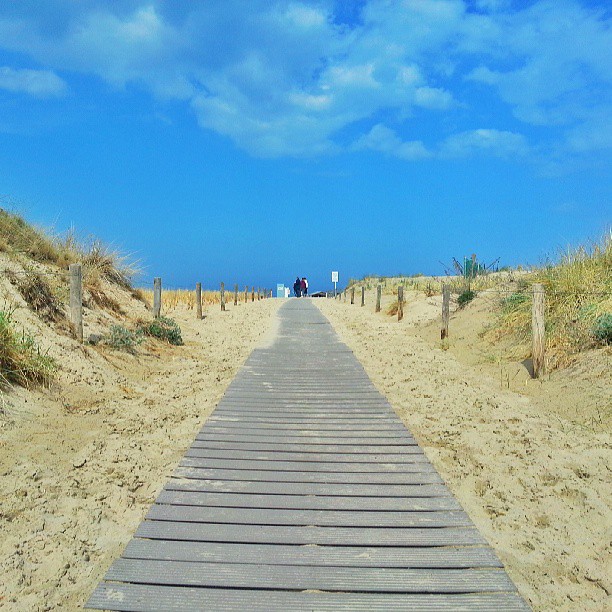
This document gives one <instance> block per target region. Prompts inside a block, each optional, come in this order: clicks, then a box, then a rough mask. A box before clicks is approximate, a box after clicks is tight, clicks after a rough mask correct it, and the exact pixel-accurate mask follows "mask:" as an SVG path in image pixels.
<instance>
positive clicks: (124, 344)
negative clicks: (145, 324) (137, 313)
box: [104, 325, 144, 354]
mask: <svg viewBox="0 0 612 612" xmlns="http://www.w3.org/2000/svg"><path fill="white" fill-rule="evenodd" d="M143 340H144V338H143V332H142V331H141V330H136V331H135V332H133V331H130V330H129V329H127V328H126V327H124V326H123V325H113V326H112V327H111V328H110V333H109V335H108V336H106V337H105V338H104V344H106V345H107V346H110V347H111V348H114V349H115V350H118V351H126V352H127V353H131V354H134V353H136V347H137V346H138V345H139V344H141V343H142V341H143Z"/></svg>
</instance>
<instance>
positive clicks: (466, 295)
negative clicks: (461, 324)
mask: <svg viewBox="0 0 612 612" xmlns="http://www.w3.org/2000/svg"><path fill="white" fill-rule="evenodd" d="M475 297H476V292H475V291H472V290H471V289H466V290H465V291H462V292H461V293H460V294H459V295H458V296H457V305H458V306H459V308H463V307H464V306H467V304H469V303H470V302H471V301H472V300H473V299H474V298H475Z"/></svg>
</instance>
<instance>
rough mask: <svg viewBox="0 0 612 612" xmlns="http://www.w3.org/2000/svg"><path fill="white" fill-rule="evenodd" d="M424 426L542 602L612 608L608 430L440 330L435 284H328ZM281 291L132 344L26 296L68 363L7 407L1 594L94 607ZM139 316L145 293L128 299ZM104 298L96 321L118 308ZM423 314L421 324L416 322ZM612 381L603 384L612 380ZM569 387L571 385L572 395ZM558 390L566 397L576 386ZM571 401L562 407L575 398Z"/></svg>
mask: <svg viewBox="0 0 612 612" xmlns="http://www.w3.org/2000/svg"><path fill="white" fill-rule="evenodd" d="M315 302H316V303H317V304H318V305H319V306H320V308H321V309H322V311H323V312H324V314H326V316H328V317H329V318H330V320H331V321H332V323H333V325H334V327H335V328H336V329H337V331H338V333H339V334H340V336H341V338H342V339H343V340H344V341H345V342H346V343H347V344H348V345H349V346H350V347H351V348H352V349H353V350H354V352H355V354H356V356H357V357H358V359H360V361H361V362H362V363H363V364H364V366H365V368H366V370H367V372H368V373H369V375H370V376H371V378H372V379H373V381H374V383H375V384H376V385H377V386H378V388H379V389H380V390H381V392H382V393H384V394H385V395H386V396H387V397H388V398H389V400H390V401H391V403H392V405H393V406H394V407H395V408H396V409H397V411H398V413H399V414H400V416H401V417H402V418H403V419H404V421H405V423H406V424H407V426H408V427H409V428H410V429H411V431H412V432H413V433H414V435H415V436H416V437H417V438H418V439H419V441H420V442H421V444H422V445H423V447H424V449H425V451H426V452H427V453H428V455H429V457H430V459H431V460H432V461H433V463H434V464H435V465H436V467H437V468H438V470H439V471H440V473H441V474H442V476H443V477H444V478H445V479H446V480H447V482H448V484H449V485H450V487H451V488H452V489H453V491H454V492H455V493H456V495H457V496H458V497H459V499H460V501H461V503H462V504H463V505H464V507H465V508H466V510H467V511H468V512H469V514H470V515H471V517H472V518H473V520H474V521H475V522H476V524H477V525H478V526H479V527H480V529H481V530H482V532H483V533H484V535H485V536H486V537H487V538H488V540H489V541H490V543H491V544H492V545H493V546H494V547H495V549H496V550H497V552H498V554H499V555H500V557H501V558H502V560H503V561H504V562H505V563H506V565H507V568H508V571H509V573H510V575H511V576H512V578H513V580H514V581H515V582H516V584H517V586H518V587H519V589H520V591H521V593H522V595H523V596H524V597H525V598H526V599H527V600H528V601H529V602H531V604H532V605H533V607H534V609H536V610H542V611H544V610H546V611H548V610H604V609H606V605H609V603H610V602H609V593H610V591H611V590H612V586H611V581H610V576H609V574H607V573H606V569H607V568H609V567H610V557H609V550H608V549H607V546H608V543H609V540H610V533H609V529H610V526H611V511H610V490H611V488H610V442H611V436H610V434H609V430H606V428H601V427H600V428H598V429H594V428H589V427H587V426H579V425H578V424H577V423H576V422H572V421H570V420H567V419H565V418H563V417H562V416H559V415H557V414H554V415H553V414H551V411H550V402H549V404H547V406H548V408H547V409H544V408H543V407H542V406H543V404H541V403H538V401H536V399H530V398H529V397H528V396H526V395H524V394H518V393H516V392H512V391H509V390H502V389H500V383H499V381H498V380H496V379H495V378H494V377H490V376H488V375H487V374H486V373H484V374H483V372H482V371H479V370H478V369H477V368H476V367H475V365H474V363H475V361H476V360H475V359H472V361H474V363H470V356H469V355H467V352H469V350H470V349H469V347H468V346H467V344H464V345H458V346H457V347H455V348H458V349H459V350H460V351H465V352H466V355H467V357H466V358H465V359H462V360H458V359H457V358H456V357H455V356H454V355H453V354H452V351H442V350H440V349H439V348H437V345H439V343H436V342H435V341H434V340H433V339H432V333H433V332H432V331H431V329H430V328H428V326H427V324H428V322H430V321H431V320H432V319H433V318H435V317H436V316H437V313H438V311H439V304H438V303H437V301H436V298H434V299H426V298H424V297H423V298H419V299H416V298H415V299H412V298H411V299H410V300H409V303H408V305H407V307H406V311H405V312H406V318H405V320H404V321H403V322H402V323H401V324H398V323H397V321H396V320H395V318H394V317H388V316H386V315H383V314H375V313H374V312H373V301H372V296H370V295H369V296H368V305H367V306H366V307H365V308H360V307H359V306H356V305H355V306H350V305H349V304H345V303H340V302H335V301H333V300H323V299H321V300H315ZM281 303H282V301H281V300H265V301H261V302H255V303H249V304H247V305H244V304H240V305H239V306H238V307H233V306H231V305H230V306H229V310H228V312H225V313H222V312H220V310H219V309H218V307H212V306H211V307H209V308H208V309H207V313H206V314H207V317H206V318H205V320H203V321H196V320H195V317H194V314H193V312H192V311H190V310H186V309H180V308H179V309H177V310H175V311H173V312H170V313H168V314H169V316H172V317H173V318H175V319H176V320H177V321H178V322H179V323H180V325H181V328H182V330H183V337H184V339H185V341H186V345H185V346H183V347H170V346H164V345H161V344H158V343H153V344H146V345H143V346H141V347H140V349H139V354H138V355H137V356H132V355H129V354H126V353H121V352H117V351H113V350H110V349H109V348H101V347H100V348H94V347H79V346H78V345H77V344H76V343H75V342H74V341H73V340H71V339H69V338H67V337H66V336H62V335H57V334H56V333H55V332H54V331H53V330H51V329H49V328H48V327H46V326H45V325H44V324H42V323H40V322H37V321H35V320H34V319H35V317H34V316H33V315H31V313H28V312H27V311H25V310H24V311H23V312H22V313H21V314H20V315H19V316H22V318H23V319H24V320H25V319H28V318H29V319H31V320H29V324H30V325H31V326H35V327H36V326H37V333H38V334H39V335H40V337H41V338H42V343H43V345H45V346H49V347H50V351H51V353H52V354H54V355H55V356H56V357H57V358H58V359H59V360H60V361H61V363H62V373H61V376H60V380H59V382H58V383H57V384H56V385H55V386H54V388H53V389H51V390H50V391H45V392H27V391H24V390H16V391H14V392H13V393H12V394H11V395H10V396H9V397H8V398H7V400H8V403H7V404H6V406H5V409H6V413H7V414H5V415H3V416H1V417H0V473H1V474H2V478H1V479H0V495H1V498H2V506H1V511H0V559H1V568H0V571H1V572H2V576H3V580H2V581H1V582H0V608H5V609H7V610H8V609H10V610H20V611H21V610H51V609H55V608H58V607H62V609H70V610H72V609H78V607H79V606H80V605H82V603H83V602H84V601H85V600H86V599H87V597H88V596H89V594H90V593H91V591H92V590H93V588H94V586H95V584H97V582H98V580H99V579H100V578H101V577H102V576H103V574H104V573H105V571H106V569H107V568H108V566H109V565H110V563H111V562H112V560H113V559H114V558H115V557H117V556H118V555H119V554H120V553H121V550H122V549H123V547H124V546H125V544H126V542H127V541H128V540H129V538H130V537H131V535H132V533H133V531H134V530H135V528H136V526H137V525H138V523H139V522H140V520H141V519H142V517H143V515H144V514H145V512H146V510H147V508H148V505H149V504H150V503H151V502H152V501H153V500H154V498H155V497H156V495H157V493H158V491H159V490H160V488H161V486H162V485H163V483H164V482H165V481H166V480H167V478H168V476H169V474H170V473H171V471H172V470H173V468H174V466H175V465H176V464H177V462H178V460H179V459H180V457H181V456H182V454H183V452H184V450H185V449H186V447H188V446H189V444H190V442H191V440H192V439H193V437H194V435H195V434H196V432H197V431H198V430H199V428H200V427H201V425H202V423H203V422H204V420H205V419H206V417H207V416H208V415H209V414H210V412H211V411H212V409H213V408H214V406H215V403H216V402H217V401H218V400H219V398H220V397H221V395H222V394H223V391H224V390H225V388H226V387H227V385H228V384H229V382H230V380H231V379H232V377H233V376H234V374H235V373H236V371H237V369H238V368H239V367H240V365H241V363H243V362H244V360H245V359H246V357H247V356H248V354H249V353H250V351H251V350H252V349H253V348H254V347H255V346H256V344H257V343H265V342H269V341H270V338H272V337H273V334H274V329H275V319H276V318H275V316H274V313H275V312H276V309H277V308H278V307H279V306H280V304H281ZM123 305H124V307H125V308H126V309H128V310H129V313H128V314H129V315H130V316H132V317H137V316H142V314H143V312H144V310H143V307H142V305H140V306H138V305H137V304H136V303H135V302H134V301H130V302H125V303H124V304H123ZM101 316H102V315H100V316H98V317H97V318H96V317H94V315H93V314H92V313H89V314H88V317H89V320H86V327H88V328H89V329H90V330H94V331H95V330H96V329H98V328H100V329H101V328H103V327H104V325H103V324H104V321H102V319H100V317H101ZM415 322H418V324H419V325H418V326H412V325H413V324H414V323H415ZM609 388H610V385H609V382H606V380H603V381H602V389H603V390H604V391H605V389H609ZM568 401H571V399H570V400H568ZM559 404H560V405H563V406H564V405H565V404H564V402H563V401H562V399H561V398H560V400H559ZM562 413H563V411H562V410H561V409H560V411H559V414H562Z"/></svg>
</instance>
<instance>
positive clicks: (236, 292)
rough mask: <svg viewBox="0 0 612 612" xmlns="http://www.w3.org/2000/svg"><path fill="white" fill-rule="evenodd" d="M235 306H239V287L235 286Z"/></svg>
mask: <svg viewBox="0 0 612 612" xmlns="http://www.w3.org/2000/svg"><path fill="white" fill-rule="evenodd" d="M234 306H238V285H234Z"/></svg>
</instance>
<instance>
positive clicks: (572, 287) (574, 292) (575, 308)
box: [487, 232, 612, 369]
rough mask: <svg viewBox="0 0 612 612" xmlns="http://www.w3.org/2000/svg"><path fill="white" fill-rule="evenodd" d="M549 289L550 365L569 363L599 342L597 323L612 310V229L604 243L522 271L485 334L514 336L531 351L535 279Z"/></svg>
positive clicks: (586, 247)
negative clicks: (524, 272)
mask: <svg viewBox="0 0 612 612" xmlns="http://www.w3.org/2000/svg"><path fill="white" fill-rule="evenodd" d="M532 283H542V284H543V285H544V288H545V290H546V337H547V341H546V352H547V359H548V367H549V368H550V369H554V368H559V367H566V366H568V365H570V364H571V363H573V362H574V361H575V358H576V355H577V353H579V352H580V351H584V350H587V349H590V348H594V347H596V346H598V345H601V344H602V342H601V340H600V339H599V338H598V337H597V333H596V330H597V322H598V321H601V320H604V319H605V317H606V315H612V232H609V233H608V234H606V235H605V236H604V237H603V238H602V240H601V241H600V242H597V243H593V244H590V245H587V246H581V247H578V248H576V249H568V250H567V251H565V252H563V253H562V254H561V255H560V257H559V262H558V263H557V264H551V263H550V264H547V265H545V266H543V267H542V268H540V269H538V270H536V271H534V272H532V273H530V274H528V275H526V276H524V277H523V278H521V279H520V280H519V281H518V282H517V283H515V285H514V287H513V289H512V290H510V291H508V293H507V294H506V295H505V297H504V298H503V299H502V300H501V302H500V305H499V308H500V309H499V317H498V320H497V322H496V324H495V325H494V327H493V328H492V329H491V330H489V331H488V333H487V335H488V336H490V337H492V338H494V339H496V338H502V337H509V338H513V339H514V340H515V341H516V342H518V343H519V345H520V346H523V347H524V353H525V356H529V350H530V348H529V347H530V342H531V305H532V299H531V284H532Z"/></svg>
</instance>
